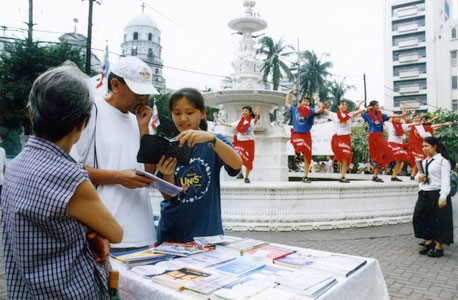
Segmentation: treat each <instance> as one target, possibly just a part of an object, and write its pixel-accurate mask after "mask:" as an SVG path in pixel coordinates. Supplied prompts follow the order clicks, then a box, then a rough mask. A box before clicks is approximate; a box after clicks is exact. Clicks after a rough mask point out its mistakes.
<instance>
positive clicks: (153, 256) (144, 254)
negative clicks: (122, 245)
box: [111, 247, 174, 267]
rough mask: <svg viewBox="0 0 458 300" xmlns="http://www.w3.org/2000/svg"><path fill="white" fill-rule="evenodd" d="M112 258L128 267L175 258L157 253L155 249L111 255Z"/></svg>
mask: <svg viewBox="0 0 458 300" xmlns="http://www.w3.org/2000/svg"><path fill="white" fill-rule="evenodd" d="M111 256H112V257H113V258H114V259H116V260H117V261H119V262H120V263H121V264H122V265H124V266H126V267H133V266H138V265H146V264H151V263H155V262H159V261H164V260H169V259H172V258H173V257H174V256H173V255H170V254H163V253H155V252H154V248H152V247H147V248H144V249H139V250H132V251H126V252H118V253H114V254H111Z"/></svg>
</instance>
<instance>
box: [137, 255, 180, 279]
mask: <svg viewBox="0 0 458 300" xmlns="http://www.w3.org/2000/svg"><path fill="white" fill-rule="evenodd" d="M187 266H188V265H187V264H186V263H184V262H182V261H180V260H178V259H172V260H166V261H161V262H158V263H156V264H149V265H143V266H137V267H133V268H132V269H131V271H132V272H134V273H137V274H139V275H141V276H144V277H154V276H157V275H161V274H164V273H166V272H169V271H174V270H178V269H181V268H185V267H187Z"/></svg>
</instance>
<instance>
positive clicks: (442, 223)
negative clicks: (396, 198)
mask: <svg viewBox="0 0 458 300" xmlns="http://www.w3.org/2000/svg"><path fill="white" fill-rule="evenodd" d="M439 192H440V191H439V190H436V191H420V192H418V200H417V204H416V205H415V210H414V213H413V229H414V232H415V237H417V238H422V239H425V240H434V241H437V242H439V243H442V244H446V245H449V244H451V243H453V217H452V201H451V199H450V196H449V197H447V205H446V206H445V207H443V208H439V205H438V201H439Z"/></svg>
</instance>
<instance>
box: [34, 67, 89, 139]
mask: <svg viewBox="0 0 458 300" xmlns="http://www.w3.org/2000/svg"><path fill="white" fill-rule="evenodd" d="M92 105H93V98H92V96H91V93H90V91H89V86H88V76H87V75H86V74H84V73H83V72H81V70H80V69H79V68H78V67H76V65H74V64H72V65H70V64H68V63H66V64H64V65H62V66H59V67H56V68H53V69H49V70H48V71H46V72H45V73H43V74H41V75H40V76H39V77H38V78H37V79H36V80H35V81H34V83H33V86H32V89H31V91H30V94H29V110H30V115H31V121H32V127H33V133H34V134H35V135H36V136H38V137H41V138H45V139H47V140H50V141H52V142H56V141H58V140H60V139H62V138H63V137H65V136H66V135H68V134H69V133H70V132H71V131H72V130H73V129H75V128H76V127H77V126H79V125H81V123H82V122H85V121H87V120H88V119H89V117H90V116H91V109H92Z"/></svg>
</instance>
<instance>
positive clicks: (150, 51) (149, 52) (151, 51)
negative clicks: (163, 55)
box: [148, 48, 153, 57]
mask: <svg viewBox="0 0 458 300" xmlns="http://www.w3.org/2000/svg"><path fill="white" fill-rule="evenodd" d="M148 57H153V49H151V48H149V49H148Z"/></svg>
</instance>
